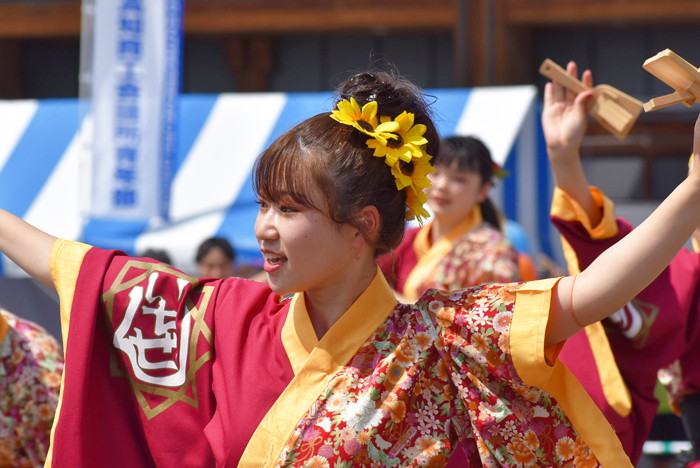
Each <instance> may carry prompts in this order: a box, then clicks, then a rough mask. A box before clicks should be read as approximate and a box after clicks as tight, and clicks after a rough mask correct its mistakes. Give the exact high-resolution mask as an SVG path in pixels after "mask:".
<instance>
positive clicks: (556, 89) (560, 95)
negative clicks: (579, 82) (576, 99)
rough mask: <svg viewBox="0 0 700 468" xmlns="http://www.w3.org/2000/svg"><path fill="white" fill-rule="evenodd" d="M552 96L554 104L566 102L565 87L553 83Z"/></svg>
mask: <svg viewBox="0 0 700 468" xmlns="http://www.w3.org/2000/svg"><path fill="white" fill-rule="evenodd" d="M552 95H553V96H554V102H561V101H563V100H564V87H563V86H562V85H560V84H559V83H557V82H556V81H552Z"/></svg>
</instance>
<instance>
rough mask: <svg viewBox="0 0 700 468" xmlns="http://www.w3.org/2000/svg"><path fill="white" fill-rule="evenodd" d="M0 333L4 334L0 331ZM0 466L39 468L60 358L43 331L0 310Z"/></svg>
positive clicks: (46, 441)
mask: <svg viewBox="0 0 700 468" xmlns="http://www.w3.org/2000/svg"><path fill="white" fill-rule="evenodd" d="M3 328H4V330H3ZM3 331H4V338H2V339H0V466H3V467H39V466H43V465H44V460H45V459H46V453H47V451H48V449H49V433H50V430H51V423H52V421H53V417H54V412H55V410H56V405H57V403H58V391H59V387H60V385H61V374H62V372H63V356H62V355H61V351H60V348H59V345H58V342H57V341H56V340H55V339H54V337H53V336H51V335H50V334H49V333H48V332H47V331H46V330H44V329H43V328H42V327H40V326H39V325H37V324H35V323H32V322H30V321H28V320H23V319H21V318H19V317H17V316H15V315H13V314H11V313H9V312H7V311H6V310H0V335H2V334H3Z"/></svg>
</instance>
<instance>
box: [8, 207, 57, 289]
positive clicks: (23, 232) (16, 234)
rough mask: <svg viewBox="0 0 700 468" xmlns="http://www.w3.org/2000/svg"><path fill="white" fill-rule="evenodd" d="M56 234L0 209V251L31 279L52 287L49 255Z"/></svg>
mask: <svg viewBox="0 0 700 468" xmlns="http://www.w3.org/2000/svg"><path fill="white" fill-rule="evenodd" d="M55 241H56V238H55V237H53V236H51V235H49V234H46V233H45V232H43V231H41V230H39V229H37V228H35V227H34V226H32V225H31V224H28V223H26V222H24V221H23V220H21V219H20V218H18V217H17V216H15V215H13V214H11V213H8V212H7V211H5V210H0V251H2V252H3V253H4V254H5V255H7V256H8V257H9V258H10V260H12V261H13V262H15V263H16V264H17V265H19V266H20V268H22V269H23V270H24V271H26V272H27V273H29V274H30V275H31V276H32V277H34V279H36V280H38V281H41V282H42V283H44V284H45V285H46V286H48V287H50V288H53V289H55V287H54V284H53V280H52V279H51V272H50V271H49V257H50V256H51V248H52V247H53V244H54V242H55Z"/></svg>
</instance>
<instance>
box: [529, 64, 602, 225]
mask: <svg viewBox="0 0 700 468" xmlns="http://www.w3.org/2000/svg"><path fill="white" fill-rule="evenodd" d="M566 71H567V72H568V73H569V74H571V75H573V76H577V74H578V68H577V67H576V63H574V62H569V64H568V65H567V67H566ZM581 80H582V81H583V82H584V83H585V84H586V85H587V86H592V84H593V77H592V75H591V72H590V70H586V71H585V72H583V75H582V77H581ZM592 96H593V94H592V93H591V92H590V91H587V92H583V93H579V94H576V93H574V92H572V91H568V90H566V89H564V87H563V86H561V85H560V84H558V83H547V84H546V85H545V88H544V109H543V110H542V130H543V131H544V138H545V141H546V142H547V155H548V156H549V163H550V165H551V167H552V173H553V174H554V183H555V184H556V185H557V187H559V188H560V189H562V190H563V191H565V192H566V193H568V194H569V196H571V197H572V198H573V199H574V200H576V201H577V202H578V204H579V205H580V206H581V207H582V208H583V210H584V211H585V212H586V214H587V215H588V218H589V219H590V221H591V225H592V226H596V225H597V224H598V223H599V222H600V220H601V218H602V216H603V213H602V212H601V210H600V208H599V207H598V206H596V204H595V203H594V201H593V197H591V194H590V192H589V191H588V182H587V181H586V176H585V174H584V173H583V167H582V166H581V156H580V154H579V148H580V146H581V140H582V139H583V135H584V134H585V133H586V127H587V125H588V123H587V121H586V102H587V101H588V100H589V99H590V98H591V97H592Z"/></svg>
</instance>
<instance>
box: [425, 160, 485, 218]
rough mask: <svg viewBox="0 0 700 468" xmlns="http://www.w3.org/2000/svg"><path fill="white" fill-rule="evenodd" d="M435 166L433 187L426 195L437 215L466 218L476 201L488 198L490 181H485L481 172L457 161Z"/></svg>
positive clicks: (431, 177) (432, 179)
mask: <svg viewBox="0 0 700 468" xmlns="http://www.w3.org/2000/svg"><path fill="white" fill-rule="evenodd" d="M435 169H436V170H435V172H433V173H432V174H429V175H428V177H429V178H430V181H431V182H432V187H430V188H429V189H428V190H427V195H428V204H429V205H430V208H431V209H432V210H433V213H435V217H436V218H438V219H439V218H441V217H443V218H444V217H449V218H452V219H461V218H466V217H467V216H468V215H469V214H470V213H471V212H472V210H473V209H474V207H475V206H476V205H477V204H479V203H481V202H483V201H484V200H485V199H486V196H487V195H488V192H489V189H490V188H491V184H490V183H486V184H484V183H482V180H481V175H480V174H479V173H478V172H475V171H470V170H460V169H459V168H458V166H457V163H456V162H455V163H453V164H451V165H449V166H442V165H440V166H436V168H435Z"/></svg>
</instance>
